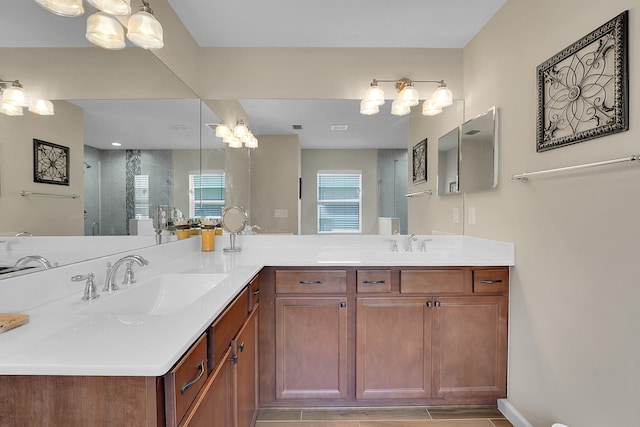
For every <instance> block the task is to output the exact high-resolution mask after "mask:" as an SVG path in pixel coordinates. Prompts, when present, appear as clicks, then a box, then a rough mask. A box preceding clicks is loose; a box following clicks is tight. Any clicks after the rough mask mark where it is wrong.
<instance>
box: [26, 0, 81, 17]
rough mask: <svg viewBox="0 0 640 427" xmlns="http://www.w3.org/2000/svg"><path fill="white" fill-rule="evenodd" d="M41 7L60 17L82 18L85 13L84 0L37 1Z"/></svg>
mask: <svg viewBox="0 0 640 427" xmlns="http://www.w3.org/2000/svg"><path fill="white" fill-rule="evenodd" d="M36 3H38V4H39V5H40V6H42V7H44V8H45V9H47V10H48V11H49V12H53V13H55V14H56V15H60V16H71V17H73V16H80V15H82V14H83V13H84V7H83V6H82V0H36Z"/></svg>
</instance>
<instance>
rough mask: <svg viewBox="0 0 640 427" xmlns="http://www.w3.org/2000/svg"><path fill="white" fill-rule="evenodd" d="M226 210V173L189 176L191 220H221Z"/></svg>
mask: <svg viewBox="0 0 640 427" xmlns="http://www.w3.org/2000/svg"><path fill="white" fill-rule="evenodd" d="M223 209H224V172H221V171H220V172H211V173H203V174H189V218H196V217H208V218H220V217H221V216H222V210H223Z"/></svg>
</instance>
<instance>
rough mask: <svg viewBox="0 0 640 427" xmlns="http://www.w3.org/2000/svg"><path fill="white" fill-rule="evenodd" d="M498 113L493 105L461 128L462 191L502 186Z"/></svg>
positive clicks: (460, 188)
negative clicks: (499, 178) (498, 150)
mask: <svg viewBox="0 0 640 427" xmlns="http://www.w3.org/2000/svg"><path fill="white" fill-rule="evenodd" d="M496 116H497V115H496V108H495V107H492V108H490V109H488V110H487V111H485V112H483V113H482V114H480V115H479V116H477V117H475V118H473V119H471V120H469V121H467V122H465V123H463V124H462V126H461V127H460V165H459V173H458V176H459V184H458V189H459V191H461V192H466V193H468V192H473V191H483V190H490V189H492V188H495V187H496V186H497V185H498V180H497V176H498V173H497V172H498V168H497V158H498V156H497V144H496V119H497V117H496Z"/></svg>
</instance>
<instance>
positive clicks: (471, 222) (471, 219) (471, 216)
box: [468, 207, 476, 225]
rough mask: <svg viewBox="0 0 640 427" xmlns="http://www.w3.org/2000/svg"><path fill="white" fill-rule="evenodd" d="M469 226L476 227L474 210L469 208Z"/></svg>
mask: <svg viewBox="0 0 640 427" xmlns="http://www.w3.org/2000/svg"><path fill="white" fill-rule="evenodd" d="M468 215H469V217H468V219H469V225H476V208H474V207H471V208H469V214H468Z"/></svg>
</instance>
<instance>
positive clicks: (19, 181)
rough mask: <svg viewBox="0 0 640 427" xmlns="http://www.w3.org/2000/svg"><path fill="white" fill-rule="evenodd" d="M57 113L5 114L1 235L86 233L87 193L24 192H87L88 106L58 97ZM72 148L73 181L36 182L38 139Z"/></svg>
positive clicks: (1, 120)
mask: <svg viewBox="0 0 640 427" xmlns="http://www.w3.org/2000/svg"><path fill="white" fill-rule="evenodd" d="M55 113H56V115H55V116H38V115H36V114H33V113H30V112H28V111H26V109H25V113H24V116H21V117H9V116H5V115H2V114H0V159H1V160H2V161H1V162H0V234H2V233H6V234H11V233H14V232H18V231H28V232H31V233H33V234H34V235H70V236H73V235H83V234H84V228H83V198H82V197H80V198H78V199H69V198H54V197H38V196H30V197H23V196H21V195H20V192H21V191H22V190H25V191H32V192H39V193H53V194H64V195H71V194H73V193H75V194H79V195H81V196H82V195H83V193H84V188H83V182H84V180H83V167H82V157H83V151H84V150H83V141H84V140H83V131H82V110H81V109H80V108H78V107H76V106H74V105H72V104H70V103H68V102H64V101H56V102H55ZM34 138H35V139H40V140H43V141H46V142H51V143H54V144H58V145H62V146H65V147H69V159H70V171H69V186H64V185H55V184H42V183H35V182H33V139H34Z"/></svg>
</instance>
